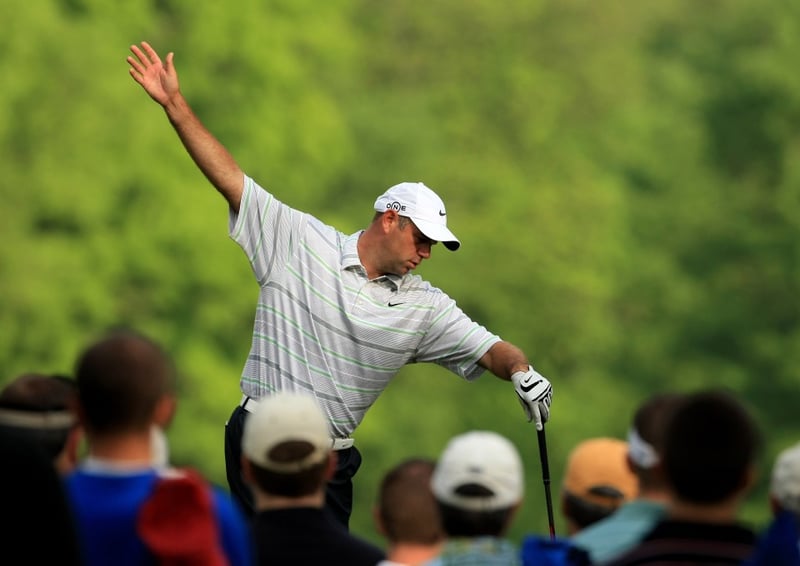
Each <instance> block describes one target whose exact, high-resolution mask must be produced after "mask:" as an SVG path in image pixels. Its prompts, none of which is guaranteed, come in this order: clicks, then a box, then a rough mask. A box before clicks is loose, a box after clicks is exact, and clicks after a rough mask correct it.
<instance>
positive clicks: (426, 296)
mask: <svg viewBox="0 0 800 566" xmlns="http://www.w3.org/2000/svg"><path fill="white" fill-rule="evenodd" d="M229 229H230V236H231V238H232V239H233V240H234V241H236V243H238V244H239V245H240V246H241V248H242V249H243V250H244V252H245V253H246V254H247V257H248V259H249V260H250V265H251V267H252V269H253V273H254V275H255V277H256V280H257V281H258V283H259V286H260V292H259V296H258V306H257V308H256V315H255V321H254V324H253V341H252V344H251V347H250V353H249V354H248V356H247V361H246V362H245V365H244V369H243V370H242V377H241V383H240V384H241V389H242V392H243V393H244V394H246V395H249V396H251V397H253V398H255V399H259V398H261V397H264V396H266V395H269V394H270V393H271V392H273V391H282V390H294V391H297V390H299V391H306V392H309V393H311V392H313V394H314V395H315V396H316V399H317V401H318V402H319V403H320V405H321V406H322V408H323V410H324V411H325V412H326V413H327V416H328V419H329V421H330V424H331V429H332V431H333V433H334V435H335V436H337V437H343V436H350V435H351V434H352V433H353V431H354V430H355V429H356V427H357V426H358V424H359V423H360V422H361V420H362V419H363V418H364V415H365V413H366V412H367V410H368V409H369V408H370V406H372V404H373V403H374V402H375V400H376V399H377V398H378V395H380V394H381V392H382V391H383V390H384V389H385V388H386V386H387V385H388V383H389V380H390V379H391V378H392V377H393V376H394V375H395V374H396V373H397V372H398V371H399V370H400V369H401V368H402V367H403V366H404V365H406V364H410V363H418V362H433V363H436V364H439V365H440V366H442V367H444V368H446V369H448V370H450V371H452V372H453V373H455V374H457V375H459V376H461V377H463V378H465V379H468V380H473V379H476V378H477V377H478V376H480V375H481V374H482V373H483V372H484V368H482V367H481V366H479V365H477V361H478V359H480V357H481V356H483V354H485V353H486V352H487V351H488V350H489V348H490V347H491V346H492V345H493V344H495V343H496V342H498V341H499V340H500V338H499V337H498V336H496V335H495V334H492V333H491V332H489V331H488V330H487V329H486V328H484V327H483V326H481V325H480V324H478V323H476V322H474V321H473V320H471V319H470V318H469V317H468V316H467V315H466V314H465V313H464V312H463V311H462V310H461V309H460V308H458V306H457V305H456V303H455V301H454V300H453V299H451V298H450V297H448V296H447V294H445V293H444V292H442V291H441V290H439V289H437V288H436V287H433V286H432V285H431V284H430V283H428V282H426V281H424V280H423V279H422V278H421V277H419V276H418V275H414V274H411V273H408V274H406V275H404V276H402V277H400V276H395V275H385V276H381V277H378V278H376V279H373V280H369V279H368V278H367V273H366V270H365V269H364V267H363V266H362V265H361V262H360V260H359V258H358V251H357V242H358V238H359V236H360V235H361V232H360V231H359V232H357V233H355V234H352V235H350V236H347V235H345V234H343V233H341V232H339V231H338V230H336V229H334V228H332V227H330V226H328V225H326V224H324V223H322V222H321V221H320V220H318V219H317V218H315V217H313V216H311V215H310V214H306V213H303V212H300V211H298V210H295V209H293V208H291V207H289V206H287V205H285V204H283V203H282V202H280V201H278V200H277V199H276V198H275V197H274V196H273V195H271V194H270V193H268V192H267V191H265V190H264V189H263V188H261V187H260V186H259V185H258V184H257V183H256V182H255V181H253V180H252V179H250V178H249V177H245V182H244V192H243V194H242V200H241V204H240V207H239V212H238V214H237V213H235V212H233V210H231V211H230V217H229Z"/></svg>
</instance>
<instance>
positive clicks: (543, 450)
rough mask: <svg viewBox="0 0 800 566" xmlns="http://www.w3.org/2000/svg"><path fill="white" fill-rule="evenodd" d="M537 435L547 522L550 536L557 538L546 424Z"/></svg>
mask: <svg viewBox="0 0 800 566" xmlns="http://www.w3.org/2000/svg"><path fill="white" fill-rule="evenodd" d="M536 436H537V438H538V440H539V459H540V460H541V464H542V481H543V482H544V496H545V501H546V503H547V524H548V526H549V528H550V538H551V539H554V538H556V524H555V519H554V517H553V500H552V498H551V496H550V464H549V463H548V458H547V436H545V433H544V425H542V430H537V431H536Z"/></svg>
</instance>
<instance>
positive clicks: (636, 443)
mask: <svg viewBox="0 0 800 566" xmlns="http://www.w3.org/2000/svg"><path fill="white" fill-rule="evenodd" d="M628 455H629V456H630V458H631V460H632V461H633V463H634V464H636V465H637V466H639V467H640V468H644V469H645V470H649V469H650V468H652V467H654V466H655V465H656V464H658V460H659V458H658V454H657V453H656V451H655V448H653V447H652V446H651V445H650V444H649V443H648V442H647V441H646V440H644V439H643V438H642V437H641V436H639V433H638V432H637V430H636V429H635V428H631V429H630V430H629V431H628Z"/></svg>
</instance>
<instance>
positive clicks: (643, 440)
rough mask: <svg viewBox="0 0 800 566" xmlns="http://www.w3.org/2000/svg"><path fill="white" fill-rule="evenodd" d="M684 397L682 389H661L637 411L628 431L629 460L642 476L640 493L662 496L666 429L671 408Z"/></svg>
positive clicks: (635, 470) (639, 478)
mask: <svg viewBox="0 0 800 566" xmlns="http://www.w3.org/2000/svg"><path fill="white" fill-rule="evenodd" d="M681 398H682V395H681V394H680V393H658V394H656V395H653V396H651V397H649V398H648V399H647V400H645V401H644V402H643V403H642V404H641V405H639V407H638V409H637V410H636V412H635V413H634V416H633V422H632V423H631V428H630V430H629V431H628V464H629V466H630V467H631V470H633V473H634V474H636V477H637V478H638V480H639V496H640V497H646V498H657V499H662V498H664V497H665V496H666V483H665V480H664V472H663V469H662V466H661V460H662V458H661V454H662V453H663V451H664V431H665V429H666V423H667V419H668V418H669V415H670V412H671V411H672V409H674V408H675V406H676V405H677V403H678V401H679V400H680V399H681Z"/></svg>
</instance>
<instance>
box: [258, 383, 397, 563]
mask: <svg viewBox="0 0 800 566" xmlns="http://www.w3.org/2000/svg"><path fill="white" fill-rule="evenodd" d="M336 457H337V453H336V451H334V450H333V447H332V443H331V433H330V428H329V426H328V421H327V419H326V418H325V414H324V413H323V412H322V409H321V408H320V407H319V405H318V404H317V402H316V401H315V399H314V398H313V397H312V396H310V395H306V394H299V393H292V392H286V391H285V392H281V393H276V394H274V395H270V396H269V397H268V398H266V399H264V400H263V401H262V402H261V403H259V405H258V407H257V408H256V410H255V411H254V412H253V413H252V414H251V415H250V417H249V418H248V419H247V421H246V422H245V428H244V434H243V437H242V470H243V473H244V478H245V481H247V482H248V484H249V486H250V488H251V490H252V492H253V501H254V504H255V515H254V517H253V520H254V533H255V540H256V556H257V561H258V564H262V565H264V566H267V565H271V564H325V565H326V566H336V565H341V566H374V565H375V564H377V563H378V562H380V561H381V560H383V558H384V557H385V554H384V552H383V550H381V549H380V548H378V547H376V546H374V545H372V544H370V543H368V542H366V541H364V540H361V539H359V538H357V537H355V536H354V535H352V534H351V533H350V532H348V530H347V528H346V527H344V526H343V525H342V524H341V523H339V522H338V521H336V519H335V517H334V515H333V514H332V513H331V511H330V510H329V509H326V508H325V484H326V483H327V481H329V480H330V478H331V477H332V476H333V473H334V470H335V469H336Z"/></svg>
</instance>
